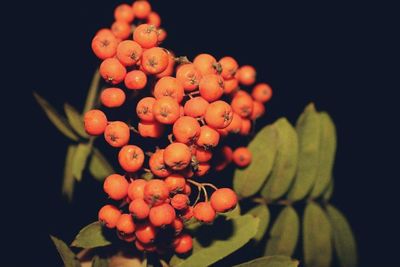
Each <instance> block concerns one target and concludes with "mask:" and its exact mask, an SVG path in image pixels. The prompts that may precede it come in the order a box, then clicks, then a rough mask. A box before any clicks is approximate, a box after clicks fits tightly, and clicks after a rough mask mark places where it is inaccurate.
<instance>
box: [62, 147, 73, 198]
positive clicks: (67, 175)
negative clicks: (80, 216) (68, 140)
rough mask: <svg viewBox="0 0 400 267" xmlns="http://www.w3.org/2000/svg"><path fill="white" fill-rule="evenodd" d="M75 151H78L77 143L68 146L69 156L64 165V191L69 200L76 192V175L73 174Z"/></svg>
mask: <svg viewBox="0 0 400 267" xmlns="http://www.w3.org/2000/svg"><path fill="white" fill-rule="evenodd" d="M75 151H76V145H69V146H68V150H67V156H66V158H65V166H64V179H63V186H62V193H63V194H64V195H65V196H66V197H67V199H68V200H69V201H71V200H72V196H73V194H74V184H75V179H74V175H73V174H72V161H73V159H74V155H75Z"/></svg>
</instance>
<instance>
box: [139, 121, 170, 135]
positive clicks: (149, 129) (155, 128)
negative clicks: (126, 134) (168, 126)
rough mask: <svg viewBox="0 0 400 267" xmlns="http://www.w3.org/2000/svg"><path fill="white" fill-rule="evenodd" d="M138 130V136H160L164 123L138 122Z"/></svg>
mask: <svg viewBox="0 0 400 267" xmlns="http://www.w3.org/2000/svg"><path fill="white" fill-rule="evenodd" d="M138 131H139V134H140V136H142V137H149V138H160V137H161V136H162V135H163V133H164V124H161V123H159V122H157V121H153V122H145V121H142V122H139V124H138Z"/></svg>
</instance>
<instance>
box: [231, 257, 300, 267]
mask: <svg viewBox="0 0 400 267" xmlns="http://www.w3.org/2000/svg"><path fill="white" fill-rule="evenodd" d="M297 266H299V261H298V260H293V259H291V258H290V257H287V256H266V257H262V258H257V259H254V260H252V261H248V262H245V263H242V264H239V265H235V266H234V267H297Z"/></svg>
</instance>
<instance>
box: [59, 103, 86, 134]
mask: <svg viewBox="0 0 400 267" xmlns="http://www.w3.org/2000/svg"><path fill="white" fill-rule="evenodd" d="M64 111H65V114H66V115H67V119H68V122H69V124H70V125H71V127H72V129H74V131H75V132H76V133H77V134H79V135H80V136H81V137H83V138H89V135H88V134H87V133H86V131H85V126H84V125H83V118H82V116H81V114H79V112H78V111H77V110H76V109H75V108H74V107H73V106H71V105H70V104H68V103H65V104H64Z"/></svg>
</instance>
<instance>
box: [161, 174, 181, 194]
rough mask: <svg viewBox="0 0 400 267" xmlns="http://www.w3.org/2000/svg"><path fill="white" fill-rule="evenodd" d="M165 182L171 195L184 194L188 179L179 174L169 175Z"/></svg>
mask: <svg viewBox="0 0 400 267" xmlns="http://www.w3.org/2000/svg"><path fill="white" fill-rule="evenodd" d="M164 182H165V183H166V184H167V186H168V189H169V191H170V193H171V194H176V193H178V192H182V191H183V189H184V188H185V185H186V179H185V178H184V177H183V176H182V175H180V174H178V173H173V174H171V175H169V176H168V177H167V178H165V180H164Z"/></svg>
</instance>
